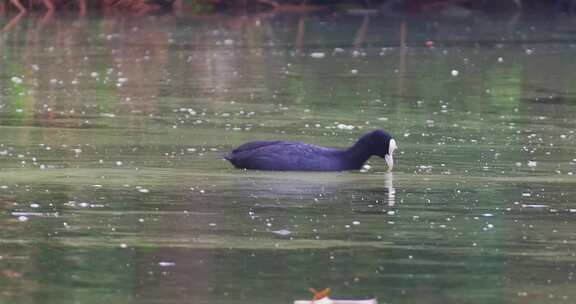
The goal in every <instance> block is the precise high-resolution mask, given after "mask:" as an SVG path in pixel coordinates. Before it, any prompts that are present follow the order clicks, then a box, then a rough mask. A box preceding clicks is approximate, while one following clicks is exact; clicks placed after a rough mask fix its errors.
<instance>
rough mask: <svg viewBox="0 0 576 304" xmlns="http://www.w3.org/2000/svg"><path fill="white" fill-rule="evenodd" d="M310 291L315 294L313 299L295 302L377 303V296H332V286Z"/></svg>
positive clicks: (311, 303)
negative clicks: (340, 297)
mask: <svg viewBox="0 0 576 304" xmlns="http://www.w3.org/2000/svg"><path fill="white" fill-rule="evenodd" d="M310 292H312V293H313V294H314V296H313V298H312V300H296V301H294V304H377V303H378V301H377V300H376V298H373V297H369V298H342V299H339V298H331V297H329V294H330V292H331V290H330V288H325V289H323V290H321V291H316V290H315V289H314V288H310Z"/></svg>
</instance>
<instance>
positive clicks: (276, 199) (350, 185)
mask: <svg viewBox="0 0 576 304" xmlns="http://www.w3.org/2000/svg"><path fill="white" fill-rule="evenodd" d="M382 177H383V178H382ZM382 179H383V182H384V183H382ZM234 187H235V189H234V190H236V191H238V190H239V189H242V192H243V195H245V197H247V198H250V199H252V200H254V206H255V207H260V208H295V207H300V208H302V207H304V208H307V207H314V206H317V205H319V206H322V207H323V208H330V207H333V206H334V207H335V206H336V205H340V208H341V205H342V204H348V205H349V206H350V208H351V210H352V211H353V212H361V213H382V212H388V211H390V210H391V209H392V208H394V207H395V205H396V189H395V188H394V178H393V173H386V174H385V175H378V176H377V178H375V176H374V175H370V176H362V175H357V174H349V173H342V174H336V175H335V174H329V173H291V172H281V173H277V174H275V175H270V174H268V173H266V174H263V175H253V174H250V176H243V177H242V178H240V179H238V180H237V183H235V185H234Z"/></svg>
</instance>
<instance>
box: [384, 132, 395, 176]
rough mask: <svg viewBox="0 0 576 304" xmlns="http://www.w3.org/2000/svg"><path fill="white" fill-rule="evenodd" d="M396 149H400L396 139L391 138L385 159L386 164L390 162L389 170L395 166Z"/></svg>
mask: <svg viewBox="0 0 576 304" xmlns="http://www.w3.org/2000/svg"><path fill="white" fill-rule="evenodd" d="M396 149H398V145H397V144H396V140H394V139H391V140H390V144H388V154H387V155H385V156H384V160H386V164H388V171H392V168H394V151H395V150H396Z"/></svg>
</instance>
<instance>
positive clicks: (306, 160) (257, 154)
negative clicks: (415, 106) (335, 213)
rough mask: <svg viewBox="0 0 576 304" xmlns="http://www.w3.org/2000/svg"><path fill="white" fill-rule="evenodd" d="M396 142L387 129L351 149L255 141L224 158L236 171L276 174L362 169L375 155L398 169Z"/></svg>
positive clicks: (366, 138) (364, 139) (371, 134)
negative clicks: (395, 163)
mask: <svg viewBox="0 0 576 304" xmlns="http://www.w3.org/2000/svg"><path fill="white" fill-rule="evenodd" d="M396 148H397V145H396V141H395V140H394V139H393V138H392V136H390V134H388V133H387V132H385V131H383V130H374V131H372V132H369V133H366V134H364V135H363V136H362V137H360V139H359V140H358V141H357V142H356V143H355V144H354V145H352V146H351V147H350V148H348V149H336V148H325V147H320V146H316V145H310V144H305V143H301V142H292V141H253V142H248V143H245V144H243V145H241V146H240V147H238V148H236V149H234V150H233V151H232V152H231V153H229V154H228V155H226V156H224V158H225V159H227V160H228V161H230V162H231V163H232V164H233V165H234V166H235V167H236V168H240V169H255V170H273V171H344V170H358V169H360V168H362V165H363V164H364V163H365V162H366V161H367V160H368V158H370V156H372V155H378V156H380V157H382V158H384V159H385V160H386V163H387V164H388V170H392V167H393V166H394V158H393V154H394V150H396Z"/></svg>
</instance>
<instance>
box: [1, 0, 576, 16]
mask: <svg viewBox="0 0 576 304" xmlns="http://www.w3.org/2000/svg"><path fill="white" fill-rule="evenodd" d="M33 10H48V11H55V10H80V11H81V12H82V13H86V12H87V11H99V12H106V13H132V14H148V13H169V12H177V13H181V14H188V15H189V14H194V15H199V14H213V13H221V12H226V13H246V12H250V13H254V12H258V13H261V12H276V11H287V10H288V11H293V10H366V12H378V11H393V12H408V13H410V12H434V11H445V10H448V11H449V12H450V13H452V14H465V13H466V12H467V11H482V12H488V13H514V12H520V11H523V12H531V13H532V12H550V13H572V12H574V11H575V10H576V0H0V14H4V13H6V12H26V11H33Z"/></svg>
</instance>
